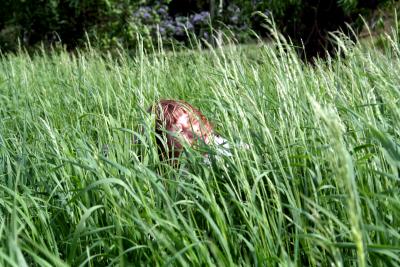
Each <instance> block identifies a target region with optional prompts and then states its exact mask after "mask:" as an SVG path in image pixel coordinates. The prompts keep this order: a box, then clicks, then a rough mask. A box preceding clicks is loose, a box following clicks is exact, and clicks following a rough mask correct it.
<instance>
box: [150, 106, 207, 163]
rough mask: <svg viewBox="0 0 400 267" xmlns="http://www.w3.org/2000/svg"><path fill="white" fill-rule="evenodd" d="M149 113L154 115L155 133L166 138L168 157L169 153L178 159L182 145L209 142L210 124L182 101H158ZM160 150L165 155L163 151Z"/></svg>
mask: <svg viewBox="0 0 400 267" xmlns="http://www.w3.org/2000/svg"><path fill="white" fill-rule="evenodd" d="M149 112H151V113H154V114H155V115H156V133H157V134H159V135H160V136H163V137H165V138H166V143H167V146H168V151H169V155H168V156H169V157H171V156H172V153H171V151H173V152H174V153H173V155H174V156H175V157H178V156H179V155H180V154H181V152H182V150H183V147H184V145H185V144H184V143H186V145H189V146H193V145H195V144H196V143H197V142H199V141H203V142H204V143H206V144H208V143H209V142H210V139H211V136H212V134H213V129H212V126H211V124H210V122H209V121H208V120H207V118H206V117H205V116H204V115H203V114H202V113H201V112H200V111H199V110H198V109H196V108H194V107H193V106H191V105H190V104H188V103H186V102H184V101H181V100H160V101H159V102H158V103H156V104H154V105H153V106H152V107H151V108H150V109H149ZM165 131H166V132H165ZM161 147H162V146H161ZM161 150H162V154H165V152H166V151H165V149H161Z"/></svg>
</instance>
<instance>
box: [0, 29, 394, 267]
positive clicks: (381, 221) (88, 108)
mask: <svg viewBox="0 0 400 267" xmlns="http://www.w3.org/2000/svg"><path fill="white" fill-rule="evenodd" d="M397 36H398V35H397V34H393V37H389V36H388V37H386V38H385V44H386V46H384V47H381V48H379V49H378V48H375V47H373V46H368V47H365V46H364V45H352V44H350V43H349V42H348V41H345V40H341V41H340V40H339V41H338V46H339V47H340V50H341V51H342V53H343V54H345V57H343V58H340V59H327V60H326V61H318V62H317V63H316V64H315V66H311V65H307V64H305V63H302V62H301V61H300V60H299V59H298V58H297V56H295V55H294V53H292V52H291V49H290V47H288V46H286V44H285V43H284V42H283V41H277V42H276V43H272V44H268V45H267V44H264V45H258V46H251V47H240V46H232V45H231V46H226V47H224V48H220V49H212V50H207V51H192V52H186V53H164V52H162V51H161V52H160V53H157V54H156V55H154V54H153V55H145V54H144V53H138V55H137V57H127V56H126V55H125V54H124V53H121V55H120V56H119V57H116V58H115V57H114V58H111V57H107V56H104V55H103V56H102V55H100V54H98V53H96V52H95V51H92V50H90V49H89V50H88V51H85V52H81V53H77V54H75V55H72V54H68V53H66V52H54V53H50V54H49V53H43V54H40V53H39V54H37V55H35V56H28V55H26V54H25V53H22V52H21V53H19V54H17V55H7V56H3V57H2V58H1V60H0V118H1V120H0V266H115V265H117V266H248V265H254V266H398V265H400V194H399V192H400V176H399V169H400V142H399V138H400V102H399V101H400V43H399V40H398V39H397ZM159 98H173V99H184V100H186V101H188V102H189V103H191V104H193V105H194V106H197V107H199V108H200V109H201V110H202V111H203V113H204V114H205V115H206V116H207V117H208V118H209V119H210V120H211V121H212V122H213V124H214V127H215V128H216V129H217V131H218V132H220V133H221V134H222V135H223V136H225V137H226V138H227V139H228V140H230V141H231V142H232V143H235V142H236V143H237V142H239V141H242V142H245V143H247V144H249V145H250V147H251V149H249V150H246V149H244V150H243V149H240V148H237V147H234V148H233V149H232V154H233V155H232V156H231V157H223V156H222V157H214V156H212V155H213V152H214V151H215V148H214V147H209V148H207V147H203V148H202V149H207V151H208V153H209V154H210V155H211V156H210V159H211V165H205V164H204V161H203V158H202V154H203V153H204V151H203V152H202V151H197V150H188V151H187V152H186V153H185V154H184V155H183V156H182V158H181V165H180V167H179V168H173V167H171V165H170V164H168V162H166V161H163V160H160V159H159V157H158V154H157V148H156V146H155V145H154V133H153V132H151V131H144V134H143V135H141V136H137V137H136V138H139V139H141V142H140V143H135V142H133V140H134V135H135V133H138V132H139V131H138V129H139V128H140V127H139V126H140V125H142V127H147V128H151V125H152V121H151V117H150V116H149V115H148V114H146V111H145V110H146V109H147V107H148V106H149V105H150V104H151V103H153V102H154V101H155V100H157V99H159Z"/></svg>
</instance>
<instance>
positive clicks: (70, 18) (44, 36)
mask: <svg viewBox="0 0 400 267" xmlns="http://www.w3.org/2000/svg"><path fill="white" fill-rule="evenodd" d="M393 3H394V0H366V1H363V0H285V1H281V0H271V1H260V0H251V1H250V0H248V1H239V0H225V1H224V0H190V1H187V0H185V1H183V0H142V1H129V0H84V1H77V0H15V1H14V0H5V1H3V4H2V6H3V8H2V9H1V10H2V11H0V49H1V50H2V51H15V50H16V49H17V47H18V44H19V43H20V44H21V45H22V46H23V47H26V48H28V49H30V48H32V47H35V46H37V45H38V44H41V43H42V44H45V45H46V46H48V45H52V44H55V43H60V44H62V45H64V46H66V47H67V48H68V49H74V48H77V47H81V46H83V45H84V44H85V43H86V41H87V38H89V40H90V41H91V43H92V44H93V45H96V46H98V47H99V48H101V49H104V50H108V49H112V48H114V47H124V48H127V49H131V50H134V49H135V48H137V47H138V41H137V37H138V36H141V37H142V38H143V39H142V40H143V41H144V43H143V45H144V48H147V49H149V48H150V47H151V44H152V43H154V41H156V40H160V39H161V40H162V41H163V44H164V45H167V46H168V45H171V44H172V43H176V42H178V43H182V44H186V45H187V44H188V43H189V37H188V36H190V35H194V36H197V37H198V38H199V39H202V40H204V41H208V42H212V39H211V38H210V36H211V33H212V32H211V28H214V29H217V30H218V31H222V32H229V33H230V34H233V36H234V37H235V38H236V39H237V40H238V41H240V42H247V41H250V40H251V39H252V38H254V35H252V34H251V33H252V32H253V31H254V32H255V33H257V34H258V35H260V36H261V37H268V31H267V29H265V27H264V26H263V24H264V23H265V17H262V16H260V15H259V14H257V13H256V12H257V11H258V12H260V13H263V14H264V15H265V16H266V17H272V16H273V17H274V20H275V23H276V25H277V26H278V29H279V30H280V31H281V32H282V33H284V34H285V35H286V36H288V37H290V38H291V39H292V41H293V42H294V43H295V44H296V45H298V46H303V45H304V47H305V51H306V52H305V54H304V57H305V58H312V57H315V56H321V55H322V56H323V55H324V53H325V51H326V50H332V49H333V46H332V43H331V42H330V40H329V38H328V37H329V35H328V32H331V31H336V30H346V29H347V26H346V24H350V25H351V26H353V27H354V29H355V30H356V31H357V30H359V29H360V28H361V27H362V25H363V24H362V23H361V19H360V15H363V16H366V17H368V16H369V15H370V14H372V12H373V11H374V10H376V9H377V8H379V7H380V6H383V5H384V4H386V5H387V6H390V5H393ZM210 25H211V26H212V27H210ZM188 33H189V34H188ZM18 39H19V41H18Z"/></svg>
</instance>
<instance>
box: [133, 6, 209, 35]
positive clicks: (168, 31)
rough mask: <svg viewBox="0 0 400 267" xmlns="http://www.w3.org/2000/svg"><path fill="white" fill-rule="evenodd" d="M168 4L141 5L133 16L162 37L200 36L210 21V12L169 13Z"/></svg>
mask: <svg viewBox="0 0 400 267" xmlns="http://www.w3.org/2000/svg"><path fill="white" fill-rule="evenodd" d="M168 11H169V10H168V6H167V5H165V4H159V5H158V6H157V7H151V6H142V7H140V8H139V9H138V10H136V11H135V12H134V13H133V18H134V19H135V20H137V21H139V22H140V23H142V24H144V25H146V26H147V27H148V28H149V29H150V31H151V32H152V33H153V34H154V35H159V36H161V38H163V39H167V38H178V39H181V40H183V39H185V37H186V36H187V33H195V34H196V35H200V36H202V37H205V36H208V34H206V35H204V33H205V30H204V29H206V28H207V25H208V24H209V23H210V13H209V12H208V11H201V12H200V13H194V14H192V15H190V16H176V17H172V16H170V15H169V12H168Z"/></svg>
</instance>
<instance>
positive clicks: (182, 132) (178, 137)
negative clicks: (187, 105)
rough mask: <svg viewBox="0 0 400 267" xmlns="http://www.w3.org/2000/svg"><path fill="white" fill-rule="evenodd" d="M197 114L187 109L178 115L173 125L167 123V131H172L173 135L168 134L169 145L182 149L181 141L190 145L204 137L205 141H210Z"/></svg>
mask: <svg viewBox="0 0 400 267" xmlns="http://www.w3.org/2000/svg"><path fill="white" fill-rule="evenodd" d="M194 116H195V115H191V114H189V113H187V112H185V111H183V112H181V113H180V114H179V115H178V116H177V117H176V121H175V122H174V123H172V124H171V125H167V127H166V128H167V129H166V130H167V131H169V132H171V133H172V135H168V137H167V140H168V145H169V146H170V147H172V146H173V147H174V148H175V149H181V148H182V146H183V145H182V144H181V142H186V143H187V144H188V145H193V144H194V143H195V142H196V141H197V140H198V139H203V141H204V142H205V143H208V134H206V130H205V129H203V128H204V127H203V128H202V127H201V125H200V123H199V121H198V120H197V119H196V118H194Z"/></svg>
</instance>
